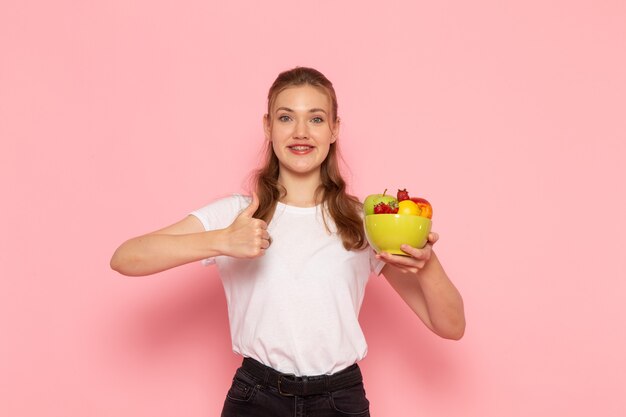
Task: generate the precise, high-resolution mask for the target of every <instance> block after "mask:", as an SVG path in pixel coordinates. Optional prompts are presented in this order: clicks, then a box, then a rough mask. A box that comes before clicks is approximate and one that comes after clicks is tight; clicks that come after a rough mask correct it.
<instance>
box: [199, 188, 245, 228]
mask: <svg viewBox="0 0 626 417" xmlns="http://www.w3.org/2000/svg"><path fill="white" fill-rule="evenodd" d="M250 201H251V198H250V197H248V196H244V195H242V194H231V195H229V196H226V197H222V198H218V199H217V200H214V201H212V202H211V203H208V204H207V205H205V206H203V207H201V208H199V209H197V210H194V211H192V212H191V213H190V214H191V215H192V216H195V217H197V218H198V219H199V220H200V221H201V222H202V224H203V225H204V227H205V229H206V230H212V229H221V228H224V227H226V226H228V225H229V224H230V223H232V221H233V220H234V218H235V217H237V215H238V214H239V213H240V212H241V210H243V209H244V208H246V207H247V206H248V205H249V204H250Z"/></svg>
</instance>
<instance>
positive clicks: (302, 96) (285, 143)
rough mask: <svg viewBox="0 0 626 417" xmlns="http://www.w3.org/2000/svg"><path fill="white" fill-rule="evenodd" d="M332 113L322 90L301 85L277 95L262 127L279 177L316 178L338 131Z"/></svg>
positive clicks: (329, 103) (337, 124)
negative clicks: (295, 175)
mask: <svg viewBox="0 0 626 417" xmlns="http://www.w3.org/2000/svg"><path fill="white" fill-rule="evenodd" d="M331 114H332V113H331V101H330V98H329V97H328V96H327V95H326V94H325V93H324V90H322V89H318V88H315V87H312V86H310V85H303V86H297V87H290V88H287V89H285V90H283V91H281V92H280V93H279V94H278V96H277V97H276V99H275V100H274V104H273V106H272V109H271V113H270V114H268V115H266V116H265V118H264V128H265V137H266V139H267V140H270V141H272V147H273V149H274V153H275V154H276V156H277V157H278V160H279V163H280V175H287V174H298V175H308V174H313V175H319V171H320V166H321V164H322V162H324V160H325V159H326V156H327V155H328V151H329V149H330V144H331V143H334V142H335V140H337V133H338V130H339V123H338V121H337V122H335V123H333V122H332V120H331Z"/></svg>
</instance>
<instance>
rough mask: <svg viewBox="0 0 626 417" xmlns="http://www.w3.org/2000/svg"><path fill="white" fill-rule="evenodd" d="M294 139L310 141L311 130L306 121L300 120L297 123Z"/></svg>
mask: <svg viewBox="0 0 626 417" xmlns="http://www.w3.org/2000/svg"><path fill="white" fill-rule="evenodd" d="M293 134H294V139H308V138H309V129H308V126H307V122H306V121H305V120H298V121H297V122H296V126H295V130H294V132H293Z"/></svg>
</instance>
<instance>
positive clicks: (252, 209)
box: [241, 191, 259, 217]
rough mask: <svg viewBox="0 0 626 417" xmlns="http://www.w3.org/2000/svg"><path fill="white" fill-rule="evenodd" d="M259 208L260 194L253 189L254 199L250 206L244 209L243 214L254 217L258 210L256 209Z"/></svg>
mask: <svg viewBox="0 0 626 417" xmlns="http://www.w3.org/2000/svg"><path fill="white" fill-rule="evenodd" d="M258 208H259V196H258V195H257V194H256V192H254V191H252V201H250V205H249V206H248V207H246V208H245V209H243V211H242V212H241V214H243V215H245V216H249V217H252V216H253V215H254V212H256V209H258Z"/></svg>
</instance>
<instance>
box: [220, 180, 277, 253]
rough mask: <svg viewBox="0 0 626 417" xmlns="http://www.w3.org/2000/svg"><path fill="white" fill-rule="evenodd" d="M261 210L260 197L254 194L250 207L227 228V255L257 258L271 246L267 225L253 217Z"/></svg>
mask: <svg viewBox="0 0 626 417" xmlns="http://www.w3.org/2000/svg"><path fill="white" fill-rule="evenodd" d="M257 208H259V197H258V196H257V194H256V193H255V192H253V193H252V201H251V202H250V205H249V206H248V207H246V208H245V209H243V211H242V212H241V213H239V215H238V216H237V218H236V219H235V221H233V223H232V224H231V225H230V226H228V227H227V228H226V232H227V233H226V242H225V243H226V250H225V251H224V252H225V253H224V254H225V255H229V256H232V257H235V258H257V257H259V256H263V255H264V254H265V250H266V249H267V248H268V247H269V246H270V240H269V239H270V235H269V233H268V232H267V223H265V222H264V221H263V220H260V219H255V218H253V217H252V216H253V215H254V212H255V211H256V210H257Z"/></svg>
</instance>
